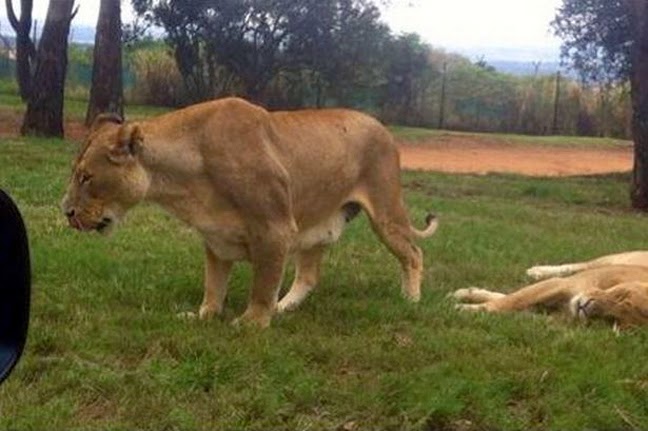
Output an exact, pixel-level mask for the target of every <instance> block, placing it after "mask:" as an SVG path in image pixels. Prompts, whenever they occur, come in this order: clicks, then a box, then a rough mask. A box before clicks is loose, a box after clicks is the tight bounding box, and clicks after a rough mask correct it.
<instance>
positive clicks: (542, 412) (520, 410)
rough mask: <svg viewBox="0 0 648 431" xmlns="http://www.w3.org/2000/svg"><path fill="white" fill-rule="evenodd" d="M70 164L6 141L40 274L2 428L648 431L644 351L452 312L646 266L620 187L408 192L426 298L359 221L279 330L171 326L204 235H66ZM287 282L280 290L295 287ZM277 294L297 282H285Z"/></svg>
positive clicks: (193, 283) (423, 179) (527, 321)
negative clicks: (570, 268) (529, 286)
mask: <svg viewBox="0 0 648 431" xmlns="http://www.w3.org/2000/svg"><path fill="white" fill-rule="evenodd" d="M74 153H75V146H74V145H73V144H70V143H68V142H64V141H56V140H5V141H1V142H0V187H2V188H4V189H6V190H7V191H9V192H10V193H11V194H12V195H13V197H14V198H15V199H16V200H17V202H18V204H19V206H20V207H21V208H22V211H23V212H24V216H25V218H26V222H27V226H28V229H29V233H30V240H31V247H32V261H33V271H34V285H33V304H32V313H33V314H32V323H31V328H30V329H31V332H30V337H29V342H28V345H27V350H26V355H25V357H24V358H23V361H22V362H21V364H20V365H19V366H18V368H17V370H16V372H15V374H14V375H12V377H11V378H10V379H9V380H8V381H7V382H6V383H5V384H4V385H3V386H1V387H0V429H12V430H25V429H33V430H43V429H48V430H70V429H93V430H96V429H102V430H103V429H106V430H126V429H128V430H131V429H146V430H214V429H219V430H335V429H341V430H373V429H379V430H463V431H468V430H503V429H520V430H528V429H542V430H546V429H555V430H570V429H607V430H610V429H614V430H621V429H635V430H642V429H643V430H645V429H648V361H646V358H647V357H648V332H647V331H645V330H638V331H635V332H630V333H625V334H623V335H621V336H620V337H616V336H614V334H613V333H612V331H611V330H610V329H609V327H607V326H605V325H603V324H593V325H591V326H589V327H583V326H580V325H577V324H575V323H572V322H569V321H566V320H563V319H560V318H555V317H549V316H544V315H531V314H517V315H505V316H489V315H473V314H459V313H457V312H455V311H454V309H453V307H452V304H451V303H450V302H448V301H447V300H446V299H445V295H446V294H447V293H448V292H450V291H452V290H454V289H457V288H461V287H466V286H470V285H483V286H489V287H492V288H497V289H503V290H505V289H510V288H514V287H516V286H518V285H520V284H521V283H524V282H525V277H524V276H523V274H524V269H525V268H526V267H528V266H530V265H532V264H536V263H540V262H562V261H566V260H572V259H583V258H588V257H592V256H596V255H600V254H605V253H611V252H617V251H624V250H630V249H636V248H645V247H646V246H645V244H646V237H647V236H648V233H647V231H648V230H647V229H646V226H647V223H648V221H647V220H646V219H645V217H644V216H640V215H637V214H634V213H632V212H629V211H628V210H627V206H628V202H627V188H628V187H627V183H628V178H627V177H626V176H624V175H617V176H605V177H590V178H566V179H546V180H545V179H527V178H523V177H516V176H486V177H477V176H469V175H467V176H453V175H440V174H429V173H406V174H404V177H403V183H404V185H405V187H406V190H407V203H408V205H409V208H410V213H411V215H412V216H413V218H414V220H417V221H421V219H422V217H423V215H424V214H425V212H426V210H428V209H432V210H434V211H435V212H436V213H437V214H439V216H440V218H441V228H440V229H439V232H438V233H437V235H436V236H435V237H433V238H432V239H430V240H428V241H426V242H423V243H422V246H423V248H424V250H425V261H426V265H427V267H426V279H425V281H424V293H423V299H422V301H421V303H420V304H417V305H411V304H408V303H406V302H405V301H404V300H402V299H401V298H400V294H399V272H398V268H397V264H396V261H395V259H393V258H392V256H391V255H390V254H388V253H387V252H386V251H385V249H384V248H382V246H381V245H380V243H379V242H378V241H377V240H376V239H375V238H374V237H373V234H372V232H371V230H370V229H369V227H368V225H367V222H366V219H365V218H364V217H363V218H361V219H359V220H357V221H356V222H354V223H353V224H352V225H351V226H350V227H349V230H348V231H347V232H346V233H345V235H344V237H343V239H342V240H341V242H340V243H339V244H337V245H336V246H335V247H333V248H332V249H331V251H330V253H329V256H328V259H327V263H326V266H325V270H324V274H323V279H322V282H321V285H320V286H319V289H318V290H316V291H315V292H314V293H313V295H312V297H311V298H309V299H308V300H307V301H306V302H305V303H304V305H303V307H302V308H300V309H299V310H297V311H296V312H293V313H291V314H288V315H284V316H280V317H278V318H276V319H275V320H274V322H273V326H272V327H271V328H270V329H269V330H265V331H255V330H251V329H236V328H234V327H232V326H231V325H229V323H228V321H229V320H231V319H232V318H233V317H234V316H235V315H236V314H238V313H240V312H241V311H242V310H243V308H244V306H245V303H246V299H247V294H248V290H247V289H248V285H249V282H250V271H249V269H248V268H247V267H246V266H245V265H241V266H238V267H237V268H236V270H235V272H234V274H233V276H232V279H231V282H230V284H231V290H230V296H229V298H228V311H227V313H226V315H225V317H224V319H223V320H222V321H221V320H215V321H212V322H207V323H206V322H187V321H182V320H179V319H176V318H175V314H176V313H177V312H180V311H186V310H192V309H195V308H196V307H197V305H198V303H199V301H200V299H201V294H202V288H201V280H202V254H201V247H200V241H199V240H198V238H197V237H196V235H195V234H194V233H192V232H191V231H190V230H189V229H187V228H186V227H184V226H182V225H181V224H179V223H178V222H177V221H175V220H174V219H171V218H170V217H169V216H167V215H165V214H163V213H161V212H160V211H158V210H157V209H156V208H153V207H148V206H142V207H140V208H137V209H135V210H134V211H133V212H132V213H131V214H130V216H129V217H128V218H127V220H126V222H125V223H124V225H123V226H122V227H121V229H120V230H118V231H117V232H116V234H115V235H114V236H113V237H111V238H107V239H106V238H103V237H99V236H97V235H94V234H85V235H84V234H80V233H77V232H74V231H72V230H71V229H69V228H67V227H66V225H65V222H64V220H63V217H61V215H60V214H59V210H58V202H59V200H60V198H61V196H62V193H63V189H64V185H65V181H66V177H67V175H68V173H69V166H70V161H71V158H72V157H73V155H74ZM288 281H289V280H287V282H288ZM287 282H286V283H287Z"/></svg>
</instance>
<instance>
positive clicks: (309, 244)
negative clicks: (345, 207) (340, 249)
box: [295, 211, 346, 250]
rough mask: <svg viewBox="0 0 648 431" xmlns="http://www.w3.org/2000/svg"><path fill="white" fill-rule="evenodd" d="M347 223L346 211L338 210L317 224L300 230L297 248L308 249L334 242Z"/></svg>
mask: <svg viewBox="0 0 648 431" xmlns="http://www.w3.org/2000/svg"><path fill="white" fill-rule="evenodd" d="M345 225H346V217H345V214H344V212H343V211H340V212H337V213H335V214H334V215H333V216H331V217H330V218H328V219H325V220H323V221H321V222H320V223H318V224H316V225H315V226H311V227H310V228H308V229H305V230H303V231H301V232H299V233H298V234H297V241H296V246H295V250H308V249H311V248H313V247H316V246H322V245H329V244H333V243H334V242H336V241H337V240H338V239H340V236H342V231H343V230H344V226H345Z"/></svg>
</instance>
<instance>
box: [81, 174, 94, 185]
mask: <svg viewBox="0 0 648 431" xmlns="http://www.w3.org/2000/svg"><path fill="white" fill-rule="evenodd" d="M91 179H92V175H90V174H81V175H79V185H80V186H82V185H84V184H85V183H87V182H88V181H90V180H91Z"/></svg>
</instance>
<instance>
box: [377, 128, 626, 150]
mask: <svg viewBox="0 0 648 431" xmlns="http://www.w3.org/2000/svg"><path fill="white" fill-rule="evenodd" d="M389 129H390V130H391V131H392V133H394V134H395V135H396V136H398V137H399V138H400V139H402V140H403V141H405V142H420V141H425V140H426V139H434V138H441V137H455V138H462V137H467V138H471V139H483V140H487V141H489V142H494V143H500V144H517V145H543V146H561V147H564V146H570V147H590V148H614V147H619V146H628V145H630V142H629V141H625V140H622V139H615V138H598V137H587V136H585V137H583V136H531V135H519V134H507V133H474V132H454V131H450V130H436V129H424V128H419V127H404V126H390V128H389Z"/></svg>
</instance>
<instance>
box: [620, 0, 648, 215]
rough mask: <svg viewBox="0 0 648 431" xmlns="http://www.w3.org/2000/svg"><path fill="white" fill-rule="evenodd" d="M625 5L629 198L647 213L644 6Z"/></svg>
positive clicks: (638, 2) (647, 7)
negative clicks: (628, 58) (631, 147)
mask: <svg viewBox="0 0 648 431" xmlns="http://www.w3.org/2000/svg"><path fill="white" fill-rule="evenodd" d="M625 5H626V7H627V10H628V15H629V17H630V24H631V25H630V28H631V32H632V34H633V36H634V37H633V38H632V39H633V40H634V44H633V46H632V53H631V56H632V59H631V64H632V67H631V72H630V84H631V92H632V111H633V113H632V135H633V137H634V141H635V159H634V169H633V177H632V196H631V197H632V205H633V206H634V207H635V208H639V209H643V210H648V3H647V2H646V1H645V0H628V1H626V2H625Z"/></svg>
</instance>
